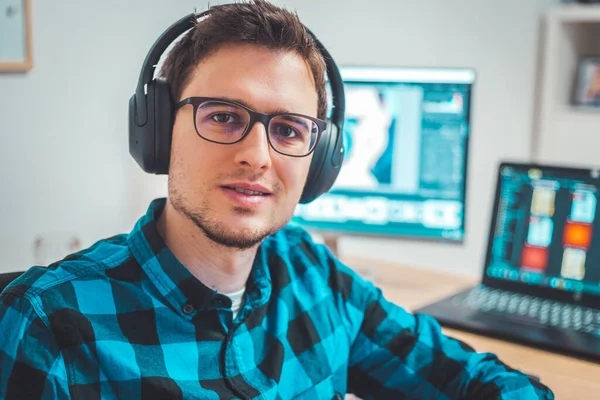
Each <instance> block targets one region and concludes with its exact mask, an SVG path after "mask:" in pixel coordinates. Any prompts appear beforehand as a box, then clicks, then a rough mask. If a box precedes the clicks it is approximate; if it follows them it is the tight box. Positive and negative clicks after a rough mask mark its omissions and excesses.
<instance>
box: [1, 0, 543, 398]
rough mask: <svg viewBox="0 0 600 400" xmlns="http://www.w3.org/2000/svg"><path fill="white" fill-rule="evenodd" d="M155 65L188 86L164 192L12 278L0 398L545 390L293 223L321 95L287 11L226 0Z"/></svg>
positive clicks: (313, 52) (177, 91)
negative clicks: (91, 240)
mask: <svg viewBox="0 0 600 400" xmlns="http://www.w3.org/2000/svg"><path fill="white" fill-rule="evenodd" d="M162 72H163V75H164V76H165V78H166V79H167V81H168V82H169V84H170V85H171V90H172V94H173V98H174V99H176V101H177V103H178V104H179V106H178V107H177V110H176V116H175V122H174V126H173V139H172V140H173V142H172V151H171V164H170V168H169V193H168V199H159V200H156V201H154V202H153V203H152V204H151V205H150V207H149V209H148V212H147V214H146V215H145V216H143V217H142V218H141V219H140V220H139V222H138V223H137V225H136V226H135V227H134V228H133V230H132V232H131V233H130V234H129V235H120V236H116V237H113V238H110V239H106V240H102V241H100V242H98V243H96V244H95V245H94V246H92V247H91V248H89V249H86V250H84V251H81V252H79V253H77V254H75V255H73V256H70V257H67V258H66V259H65V260H62V261H60V262H57V263H55V264H53V265H51V266H49V267H48V268H38V267H34V268H32V269H30V270H29V271H28V272H26V273H25V274H24V275H23V276H21V277H20V278H19V279H17V280H16V281H15V282H13V283H12V284H11V286H10V287H9V288H7V289H6V290H5V291H4V292H3V293H2V295H1V298H0V300H1V303H0V323H1V326H2V330H1V331H0V398H3V399H17V398H18V399H35V398H48V399H49V398H59V399H60V398H74V399H86V400H87V399H99V398H102V399H111V398H122V399H139V398H143V399H229V398H263V399H291V398H302V399H330V398H342V397H343V395H344V394H345V393H346V392H352V393H355V394H357V395H359V396H361V397H364V398H422V399H427V398H441V399H447V398H461V399H463V398H474V399H475V398H477V399H494V398H511V399H517V398H519V399H533V398H544V399H551V398H553V397H552V394H551V393H550V392H549V390H548V389H547V388H545V387H544V386H542V385H540V384H539V383H537V382H535V381H532V380H530V379H528V377H527V376H526V375H524V374H521V373H519V372H516V371H513V370H511V369H510V368H508V367H506V366H504V365H503V364H502V363H500V362H499V361H498V360H497V358H496V357H494V356H492V355H489V354H476V353H475V352H473V351H472V350H471V349H470V348H469V347H467V346H466V345H464V344H462V343H459V342H457V341H455V340H452V339H449V338H447V337H444V336H443V335H442V334H441V332H440V328H439V325H438V324H437V323H436V322H435V321H433V320H432V319H431V318H428V317H425V316H417V317H415V316H412V315H410V314H408V313H407V312H405V311H404V310H403V309H401V308H399V307H397V306H395V305H393V304H390V303H389V302H387V301H386V300H385V299H384V298H383V297H382V294H381V292H380V291H379V290H378V289H376V288H375V287H373V286H372V285H371V284H369V283H367V282H365V281H363V280H362V279H360V278H359V277H358V276H357V275H356V274H355V273H354V272H353V271H351V270H350V269H348V268H346V267H345V266H344V265H342V264H341V263H340V262H339V261H338V260H337V259H335V258H334V257H333V256H332V255H331V254H330V253H329V252H328V251H327V249H326V248H324V247H323V246H320V245H317V244H314V243H313V242H312V241H311V239H310V237H309V235H308V234H307V233H306V232H304V231H303V230H301V229H299V228H297V227H293V226H288V225H287V223H288V221H289V219H290V217H291V216H292V213H293V210H294V208H295V206H296V204H297V202H298V201H299V199H300V196H301V194H302V190H303V187H304V184H305V181H306V179H307V174H308V170H309V165H310V162H311V157H312V155H311V154H312V151H313V150H314V145H315V137H313V136H311V133H315V132H316V133H319V132H321V131H322V129H323V124H322V123H321V122H319V120H322V119H324V117H325V112H326V110H325V104H326V102H325V82H324V76H323V75H324V61H323V58H322V57H321V55H320V53H319V52H318V50H317V48H316V47H315V43H314V41H313V40H312V39H311V38H310V37H309V36H308V35H307V32H306V31H305V30H304V28H303V26H302V25H301V24H300V22H299V21H298V19H297V17H296V16H295V15H293V14H291V13H289V12H287V11H285V10H282V9H280V8H277V7H275V6H273V5H271V4H269V3H266V2H264V1H262V0H255V1H254V2H252V3H246V4H236V5H228V6H224V7H220V8H219V9H218V10H215V11H214V12H213V13H211V14H210V16H209V17H208V18H207V19H206V20H204V21H202V22H200V23H199V24H198V25H197V26H196V27H195V28H193V30H192V31H190V33H189V34H187V35H186V36H185V38H184V39H182V40H181V41H180V42H179V43H178V44H177V45H176V46H175V47H174V48H173V50H172V51H171V53H170V54H169V56H168V58H167V60H166V62H165V65H164V67H163V71H162ZM254 112H258V113H262V114H270V115H271V114H274V113H284V114H283V115H281V114H277V115H276V116H271V117H270V120H269V122H268V123H267V124H265V123H263V122H256V123H254V124H252V125H251V126H250V124H249V121H250V118H251V116H254V117H256V114H253V113H254ZM290 113H293V114H290ZM313 124H314V125H313ZM265 125H268V126H265Z"/></svg>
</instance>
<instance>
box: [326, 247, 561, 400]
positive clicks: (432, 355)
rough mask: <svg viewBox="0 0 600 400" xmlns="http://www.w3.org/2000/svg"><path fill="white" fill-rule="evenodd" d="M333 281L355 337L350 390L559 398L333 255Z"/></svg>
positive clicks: (374, 395)
mask: <svg viewBox="0 0 600 400" xmlns="http://www.w3.org/2000/svg"><path fill="white" fill-rule="evenodd" d="M328 263H329V265H330V278H329V281H330V285H331V286H332V288H333V289H334V291H337V292H338V299H339V307H338V308H339V309H341V313H342V316H343V320H344V321H345V324H346V327H347V329H348V331H349V335H350V338H351V340H352V342H353V343H352V346H351V349H350V354H349V365H348V368H349V374H348V392H349V393H354V394H356V395H357V396H360V397H361V398H363V399H389V398H407V399H408V398H410V399H416V398H418V399H434V398H435V399H482V400H483V399H485V400H490V399H548V400H550V399H554V395H553V394H552V392H551V391H550V390H549V389H548V388H547V387H545V386H544V385H542V384H541V383H540V382H539V381H537V380H535V379H534V378H531V377H529V376H528V375H526V374H524V373H521V372H519V371H516V370H513V369H511V368H510V367H508V366H507V365H505V364H504V363H502V362H501V361H500V360H499V359H498V357H496V356H495V355H493V354H490V353H477V352H475V351H474V350H473V349H472V348H470V347H469V346H468V345H466V344H465V343H462V342H461V341H459V340H455V339H452V338H450V337H448V336H446V335H444V334H443V333H442V330H441V327H440V325H439V324H438V323H437V321H436V320H434V319H433V318H432V317H429V316H426V315H413V314H411V313H409V312H407V311H405V310H404V309H403V308H401V307H399V306H397V305H395V304H393V303H391V302H389V301H387V300H386V299H385V298H384V296H383V294H382V292H381V290H380V289H378V288H376V287H375V286H373V285H372V284H371V283H370V282H366V281H365V280H363V279H362V278H361V277H360V276H358V275H357V274H356V273H355V272H354V271H352V270H351V269H349V268H347V267H346V266H344V265H341V263H339V262H338V261H336V260H334V259H333V258H330V260H329V261H328Z"/></svg>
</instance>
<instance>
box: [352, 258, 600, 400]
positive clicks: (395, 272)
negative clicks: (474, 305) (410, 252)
mask: <svg viewBox="0 0 600 400" xmlns="http://www.w3.org/2000/svg"><path fill="white" fill-rule="evenodd" d="M344 261H345V262H346V263H347V265H348V266H350V267H353V268H355V269H356V270H357V271H358V272H359V273H363V272H364V270H363V268H364V267H365V266H369V268H371V266H373V267H374V270H375V272H374V274H373V280H374V282H375V284H376V285H377V286H378V287H380V288H381V290H382V291H383V293H384V295H385V297H386V298H387V299H388V300H390V301H392V302H394V303H396V304H398V305H400V306H402V307H404V308H405V309H407V310H409V311H410V310H414V309H416V308H418V307H421V306H424V305H426V304H428V303H431V302H434V301H436V300H439V299H442V298H444V297H446V296H449V295H451V294H453V293H456V292H457V291H459V290H461V289H463V288H467V287H469V286H472V285H475V284H476V283H478V282H479V279H477V278H467V277H464V276H460V275H453V274H446V273H443V272H437V271H430V270H425V269H419V268H409V267H404V266H397V265H391V264H384V263H380V262H377V263H374V262H373V261H369V260H364V259H357V258H351V259H345V260H344ZM443 331H444V333H446V334H447V335H448V336H452V337H454V338H457V339H460V340H462V341H463V342H465V343H467V344H469V345H470V346H471V347H473V348H474V349H475V350H477V351H479V352H490V353H494V354H496V355H498V357H499V358H500V359H501V360H502V361H503V362H504V363H506V364H507V365H509V366H510V367H512V368H515V369H518V370H520V371H523V372H525V373H528V374H531V375H534V376H537V377H539V378H540V379H541V381H542V382H543V383H544V384H545V385H546V386H548V387H550V388H551V389H552V391H553V392H554V394H555V396H556V398H557V399H560V400H569V399H572V400H582V399H592V398H593V399H597V398H598V399H600V364H595V363H592V362H587V361H582V360H579V359H576V358H571V357H568V356H563V355H559V354H556V353H550V352H546V351H543V350H538V349H534V348H531V347H527V346H523V345H519V344H515V343H510V342H506V341H503V340H498V339H492V338H489V337H485V336H480V335H476V334H472V333H467V332H463V331H459V330H455V329H446V328H444V329H443Z"/></svg>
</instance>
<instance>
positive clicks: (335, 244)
mask: <svg viewBox="0 0 600 400" xmlns="http://www.w3.org/2000/svg"><path fill="white" fill-rule="evenodd" d="M322 238H323V243H324V244H325V246H327V247H329V250H330V251H331V253H332V254H333V255H334V256H335V257H336V258H338V259H340V260H341V259H342V257H340V248H339V239H340V237H339V236H337V235H332V234H323V235H322ZM341 261H342V262H345V260H341ZM346 265H348V266H349V267H350V268H352V269H353V270H355V271H356V272H357V273H358V274H359V275H361V276H362V277H363V278H364V279H365V280H367V281H371V282H372V283H377V275H378V274H377V268H376V267H375V266H373V265H368V264H364V263H362V262H360V261H359V262H351V263H350V265H349V264H346Z"/></svg>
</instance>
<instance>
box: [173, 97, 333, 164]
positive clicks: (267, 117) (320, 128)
mask: <svg viewBox="0 0 600 400" xmlns="http://www.w3.org/2000/svg"><path fill="white" fill-rule="evenodd" d="M207 101H218V102H220V103H225V104H229V105H232V106H236V107H240V108H242V109H244V110H246V111H247V112H248V115H250V120H249V121H248V126H246V129H245V130H244V132H243V133H242V135H241V136H240V138H239V139H237V140H236V141H234V142H219V141H216V140H212V139H207V138H206V137H204V136H202V134H201V133H200V131H199V130H198V126H197V124H196V113H197V112H198V107H200V105H202V104H203V103H206V102H207ZM188 104H191V105H192V106H193V107H194V111H193V117H194V129H195V130H196V134H198V136H200V137H201V138H202V139H204V140H206V141H208V142H212V143H217V144H224V145H229V144H236V143H239V142H241V141H242V140H243V139H244V138H245V137H246V135H247V134H248V132H250V130H251V129H252V127H253V126H254V124H255V123H256V122H262V124H263V125H264V126H265V130H266V132H267V141H268V142H269V146H271V148H272V149H273V150H275V151H276V152H277V153H279V154H282V155H284V156H288V157H297V158H302V157H307V156H309V155H310V154H311V153H312V152H313V151H315V149H316V148H317V144H318V143H319V139H320V138H321V136H322V133H323V132H324V131H325V129H327V121H323V120H322V119H319V118H314V117H311V116H308V115H304V114H298V113H293V112H279V113H273V114H262V113H259V112H256V111H254V110H252V109H251V108H248V107H246V106H245V105H243V104H240V103H237V102H235V101H229V100H225V99H221V98H218V97H187V98H185V99H183V100H181V101H180V102H179V103H177V104H176V105H175V111H177V110H179V109H180V108H181V107H183V106H185V105H188ZM281 115H291V116H295V117H302V118H307V119H309V120H311V121H313V122H314V123H315V124H316V126H317V138H316V139H315V143H314V144H313V146H312V148H311V149H310V151H309V152H308V153H306V154H303V155H296V154H287V153H283V152H281V151H279V150H277V149H276V148H275V146H273V143H272V142H271V135H270V134H269V124H270V122H271V119H273V118H274V117H278V116H281Z"/></svg>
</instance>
